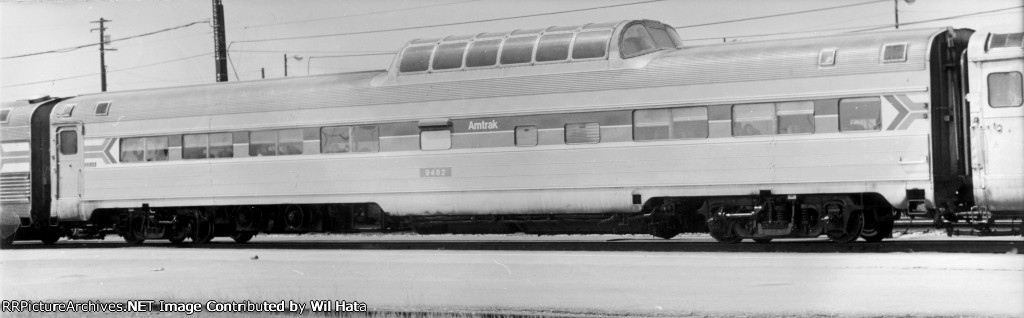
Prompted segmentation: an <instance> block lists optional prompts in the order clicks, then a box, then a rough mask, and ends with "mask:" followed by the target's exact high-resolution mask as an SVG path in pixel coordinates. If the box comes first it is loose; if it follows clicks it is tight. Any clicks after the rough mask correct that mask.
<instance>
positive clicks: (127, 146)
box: [121, 138, 146, 162]
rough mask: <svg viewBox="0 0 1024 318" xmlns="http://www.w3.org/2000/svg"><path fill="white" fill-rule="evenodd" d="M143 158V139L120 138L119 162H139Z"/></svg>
mask: <svg viewBox="0 0 1024 318" xmlns="http://www.w3.org/2000/svg"><path fill="white" fill-rule="evenodd" d="M145 157H146V139H145V138H121V162H141V161H144V160H145Z"/></svg>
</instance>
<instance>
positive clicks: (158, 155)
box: [146, 137, 167, 161]
mask: <svg viewBox="0 0 1024 318" xmlns="http://www.w3.org/2000/svg"><path fill="white" fill-rule="evenodd" d="M146 161H167V137H147V138H146Z"/></svg>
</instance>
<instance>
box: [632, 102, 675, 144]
mask: <svg viewBox="0 0 1024 318" xmlns="http://www.w3.org/2000/svg"><path fill="white" fill-rule="evenodd" d="M671 129H672V128H671V125H669V110H668V109H642V110H637V111H634V112H633V140H660V139H669V136H671V135H672V131H671Z"/></svg>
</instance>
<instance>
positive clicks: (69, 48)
mask: <svg viewBox="0 0 1024 318" xmlns="http://www.w3.org/2000/svg"><path fill="white" fill-rule="evenodd" d="M209 21H210V20H200V21H195V22H190V23H186V24H182V25H178V26H174V27H170V28H166V29H161V30H156V31H152V32H146V33H142V34H136V35H132V36H129V37H124V38H120V39H113V40H110V41H107V43H111V42H118V41H124V40H130V39H134V38H140V37H144V36H150V35H153V34H157V33H162V32H167V31H172V30H177V29H181V28H184V27H189V26H193V25H196V24H200V23H209ZM96 45H99V43H90V44H83V45H78V46H72V47H66V48H61V49H53V50H48V51H42V52H34V53H25V54H21V55H12V56H4V57H2V58H0V59H4V60H6V59H13V58H19V57H27V56H35V55H42V54H50V53H64V52H71V51H74V50H77V49H81V48H87V47H90V46H96Z"/></svg>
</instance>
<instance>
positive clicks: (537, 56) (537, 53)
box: [533, 32, 576, 64]
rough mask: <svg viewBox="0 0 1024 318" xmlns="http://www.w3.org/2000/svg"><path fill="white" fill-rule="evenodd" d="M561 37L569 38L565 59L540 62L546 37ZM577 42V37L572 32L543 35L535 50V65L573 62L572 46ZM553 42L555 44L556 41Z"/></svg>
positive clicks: (549, 47)
mask: <svg viewBox="0 0 1024 318" xmlns="http://www.w3.org/2000/svg"><path fill="white" fill-rule="evenodd" d="M559 36H568V41H566V42H565V57H563V58H561V59H553V60H543V61H541V60H540V55H541V48H542V47H541V45H542V44H544V38H545V37H559ZM575 40H576V35H575V34H574V33H572V32H559V33H545V34H541V35H540V37H539V38H538V39H537V45H536V48H534V49H533V61H534V62H535V63H538V64H540V63H563V62H568V61H570V60H571V57H572V46H573V42H574V41H575ZM552 42H554V41H552ZM547 48H548V49H552V48H560V46H554V45H549V46H548V47H547Z"/></svg>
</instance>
